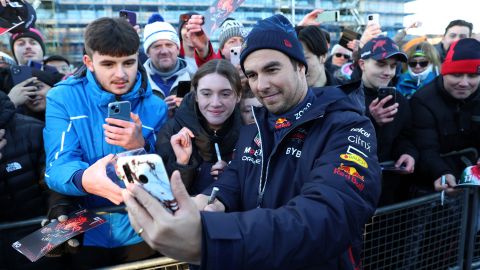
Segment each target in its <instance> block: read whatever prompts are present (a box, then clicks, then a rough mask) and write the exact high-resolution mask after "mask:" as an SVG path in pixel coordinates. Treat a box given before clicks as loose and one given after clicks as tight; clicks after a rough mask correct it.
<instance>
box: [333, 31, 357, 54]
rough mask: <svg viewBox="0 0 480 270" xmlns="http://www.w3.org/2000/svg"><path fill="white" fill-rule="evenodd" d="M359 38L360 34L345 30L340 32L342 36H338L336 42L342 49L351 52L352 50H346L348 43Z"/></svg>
mask: <svg viewBox="0 0 480 270" xmlns="http://www.w3.org/2000/svg"><path fill="white" fill-rule="evenodd" d="M361 37H362V35H361V34H360V33H357V32H355V31H352V30H350V29H346V28H345V29H343V31H342V34H341V36H340V41H338V45H340V46H342V47H344V48H345V49H347V50H350V51H352V49H350V48H348V42H350V41H352V40H355V39H360V38H361Z"/></svg>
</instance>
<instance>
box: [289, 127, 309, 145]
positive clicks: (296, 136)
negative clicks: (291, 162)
mask: <svg viewBox="0 0 480 270" xmlns="http://www.w3.org/2000/svg"><path fill="white" fill-rule="evenodd" d="M306 137H307V130H306V129H304V128H298V129H296V130H295V131H294V132H292V134H291V135H290V136H289V139H290V141H292V142H296V143H303V142H304V141H305V138H306Z"/></svg>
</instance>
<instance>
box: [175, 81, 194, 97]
mask: <svg viewBox="0 0 480 270" xmlns="http://www.w3.org/2000/svg"><path fill="white" fill-rule="evenodd" d="M190 88H191V82H190V81H179V82H178V86H177V97H181V98H183V97H184V96H185V95H186V94H188V93H189V92H190Z"/></svg>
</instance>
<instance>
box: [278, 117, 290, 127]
mask: <svg viewBox="0 0 480 270" xmlns="http://www.w3.org/2000/svg"><path fill="white" fill-rule="evenodd" d="M291 125H292V122H290V121H288V119H287V118H284V117H280V118H278V119H277V121H275V129H276V130H279V129H282V128H287V127H289V126H291Z"/></svg>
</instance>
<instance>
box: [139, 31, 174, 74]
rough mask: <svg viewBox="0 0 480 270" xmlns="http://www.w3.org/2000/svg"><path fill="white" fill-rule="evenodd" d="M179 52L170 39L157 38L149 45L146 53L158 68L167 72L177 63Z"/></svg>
mask: <svg viewBox="0 0 480 270" xmlns="http://www.w3.org/2000/svg"><path fill="white" fill-rule="evenodd" d="M179 52H180V50H179V48H178V47H177V44H175V43H173V42H172V41H170V40H166V39H159V40H157V41H155V42H154V43H152V45H150V47H149V48H148V51H147V55H148V57H149V58H150V59H151V60H152V63H153V65H154V66H155V67H156V68H157V69H158V70H160V71H162V72H167V71H170V70H172V69H173V68H174V67H175V65H176V64H177V58H178V53H179Z"/></svg>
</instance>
